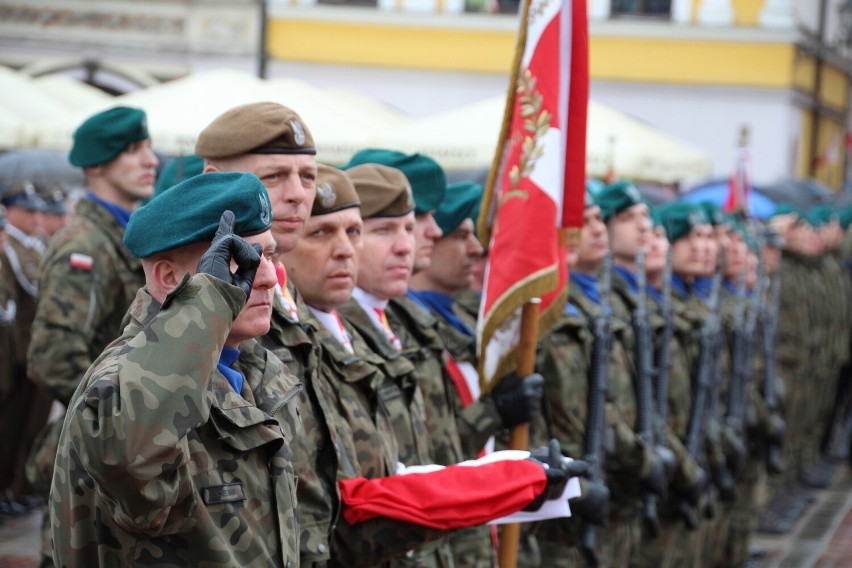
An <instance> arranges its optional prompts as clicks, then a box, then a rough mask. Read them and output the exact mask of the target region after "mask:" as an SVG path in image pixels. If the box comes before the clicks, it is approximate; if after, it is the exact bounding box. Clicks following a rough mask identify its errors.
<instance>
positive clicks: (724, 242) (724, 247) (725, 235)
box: [713, 223, 732, 255]
mask: <svg viewBox="0 0 852 568" xmlns="http://www.w3.org/2000/svg"><path fill="white" fill-rule="evenodd" d="M713 233H714V234H715V236H716V244H717V245H718V246H719V247H718V248H719V250H720V251H724V252H725V254H726V255H727V254H728V253H729V251H730V248H731V238H732V233H731V227H730V225H728V224H727V223H722V224H721V225H716V226H715V227H713Z"/></svg>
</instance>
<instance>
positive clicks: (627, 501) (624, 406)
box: [568, 280, 653, 516]
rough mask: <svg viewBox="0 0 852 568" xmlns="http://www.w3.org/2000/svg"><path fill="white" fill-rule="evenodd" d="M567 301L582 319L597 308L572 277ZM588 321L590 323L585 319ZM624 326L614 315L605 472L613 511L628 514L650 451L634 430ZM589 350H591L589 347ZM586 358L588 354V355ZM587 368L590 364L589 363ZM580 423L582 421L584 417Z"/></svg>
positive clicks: (648, 463) (633, 398) (648, 465)
mask: <svg viewBox="0 0 852 568" xmlns="http://www.w3.org/2000/svg"><path fill="white" fill-rule="evenodd" d="M568 289H569V301H570V303H571V304H573V305H574V306H575V307H576V308H577V310H578V311H579V313H580V314H581V316H582V318H583V320H584V321H586V322H591V321H592V319H593V317H594V316H596V315H597V314H598V313H599V312H600V307H599V306H598V305H597V304H595V303H594V302H593V301H592V300H591V299H589V298H588V297H587V296H586V295H585V294H583V293H582V291H581V290H580V289H579V287H578V286H577V285H576V283H574V281H573V280H572V281H570V282H569V287H568ZM589 325H591V324H590V323H589ZM627 331H628V330H627V326H626V325H625V324H624V323H623V322H622V321H620V320H619V319H617V318H613V320H612V334H613V340H612V353H611V360H610V364H609V376H608V386H609V389H608V391H607V405H606V406H607V408H606V420H607V430H608V431H607V433H606V435H605V436H604V440H606V448H605V450H606V456H607V457H606V464H605V467H606V472H607V485H608V486H609V488H610V491H611V494H612V506H613V509H612V510H613V513H614V514H616V515H628V516H632V515H633V514H634V513H635V505H636V503H637V499H638V497H639V495H640V489H641V483H640V480H641V479H643V478H644V477H645V476H647V475H648V472H649V471H650V468H651V465H652V460H653V454H652V449H651V448H650V447H648V446H647V445H646V444H645V443H644V442H643V441H642V440H641V439H640V438H639V437H638V436H637V435H636V433H635V430H634V425H635V424H636V396H635V394H634V392H633V382H632V380H631V378H630V368H629V361H628V357H627V353H626V351H625V348H624V343H623V337H624V334H625V333H627ZM589 353H590V354H591V351H589ZM589 360H590V358H589ZM589 368H591V367H589ZM583 420H584V422H583V423H584V424H585V418H584V419H583Z"/></svg>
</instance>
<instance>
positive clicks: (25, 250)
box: [0, 225, 51, 495]
mask: <svg viewBox="0 0 852 568" xmlns="http://www.w3.org/2000/svg"><path fill="white" fill-rule="evenodd" d="M43 253H44V245H43V244H42V242H41V241H40V240H38V239H37V238H36V237H31V236H29V235H26V234H25V233H23V231H21V230H20V229H18V228H16V227H14V226H12V225H7V227H6V243H5V244H4V246H3V248H2V250H0V264H2V266H3V268H2V270H3V278H4V279H5V281H6V287H7V289H8V290H9V291H10V292H11V298H10V299H11V300H12V301H13V302H14V303H15V305H16V314H15V321H14V323H13V324H12V327H13V329H14V338H13V340H12V343H13V345H14V349H13V350H11V351H10V352H8V353H5V354H4V358H9V359H12V361H13V369H12V377H11V381H9V383H8V385H7V387H6V389H4V390H7V393H8V394H7V395H6V396H4V397H3V398H2V399H0V431H2V432H6V433H9V432H14V433H15V435H14V436H8V435H5V436H3V437H2V439H0V463H2V464H3V465H2V470H0V489H9V490H10V491H11V492H12V493H13V494H15V495H24V494H29V493H32V488H31V487H30V484H29V483H28V482H27V480H26V474H25V466H26V461H27V456H28V455H29V452H30V448H31V446H32V444H33V443H34V442H35V439H36V437H37V436H38V433H39V432H40V431H41V429H42V428H43V427H44V425H45V423H46V422H47V416H48V414H49V413H50V404H51V400H50V397H49V396H48V395H46V394H45V393H44V392H43V391H42V390H40V389H38V388H36V386H35V385H33V384H32V383H31V382H30V381H28V380H27V348H28V346H29V343H30V336H31V328H32V323H33V318H34V316H35V309H36V301H37V297H38V275H39V263H40V262H41V258H42V254H43Z"/></svg>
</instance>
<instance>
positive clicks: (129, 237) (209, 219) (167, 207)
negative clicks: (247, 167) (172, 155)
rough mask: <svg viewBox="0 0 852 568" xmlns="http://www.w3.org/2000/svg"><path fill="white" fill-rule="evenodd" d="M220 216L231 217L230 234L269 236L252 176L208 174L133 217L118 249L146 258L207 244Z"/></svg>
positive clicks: (268, 212)
mask: <svg viewBox="0 0 852 568" xmlns="http://www.w3.org/2000/svg"><path fill="white" fill-rule="evenodd" d="M225 211H232V212H233V213H234V233H235V234H237V235H240V236H242V237H248V236H251V235H257V234H260V233H262V232H264V231H267V230H269V227H270V225H271V224H272V206H271V205H270V203H269V195H267V193H266V188H265V187H263V184H262V183H261V182H260V180H259V179H258V178H257V176H256V175H254V174H250V173H249V174H243V173H233V172H229V173H221V172H211V173H207V174H200V175H197V176H194V177H191V178H189V179H187V180H184V181H182V182H180V183H179V184H177V185H176V186H174V187H173V188H172V190H170V191H164V192H163V193H161V194H159V195H157V196H156V197H154V198H153V199H151V201H149V202H148V203H147V204H146V205H143V206H142V207H140V208H139V209H137V210H136V211H134V212H133V214H132V215H131V216H130V221H129V222H128V223H127V229H126V230H125V231H124V244H125V245H127V248H128V249H130V252H132V253H133V254H134V255H135V256H136V257H138V258H148V257H149V256H151V255H153V254H157V253H159V252H164V251H168V250H172V249H176V248H178V247H182V246H186V245H191V244H194V243H209V242H211V241H212V240H213V237H214V236H215V235H216V230H217V229H218V228H219V219H220V218H221V217H222V213H224V212H225Z"/></svg>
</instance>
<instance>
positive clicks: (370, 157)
mask: <svg viewBox="0 0 852 568" xmlns="http://www.w3.org/2000/svg"><path fill="white" fill-rule="evenodd" d="M361 164H380V165H383V166H389V167H391V168H395V169H397V170H400V171H401V172H402V173H404V174H405V177H407V178H408V183H410V184H411V191H412V193H413V194H414V212H415V213H416V214H418V215H420V214H422V213H429V212H430V211H435V209H437V208H438V205H439V204H440V203H441V201H442V200H443V199H444V194H445V192H446V190H447V175H446V174H445V173H444V169H443V168H442V167H441V166H440V164H438V162H436V161H435V160H433V159H432V158H430V157H429V156H424V155H423V154H403V153H402V152H397V151H396V150H383V149H376V148H368V149H366V150H360V151H358V152H356V153H355V155H354V156H352V158H351V159H350V160H349V163H348V164H346V165H344V166H342V167H341V169H342V170H348V169H349V168H351V167H354V166H358V165H361Z"/></svg>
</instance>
